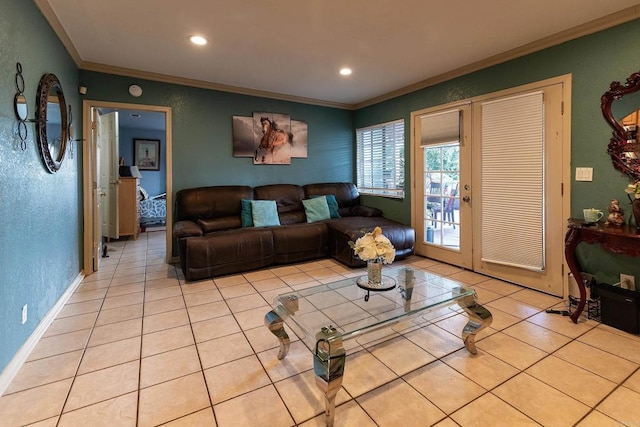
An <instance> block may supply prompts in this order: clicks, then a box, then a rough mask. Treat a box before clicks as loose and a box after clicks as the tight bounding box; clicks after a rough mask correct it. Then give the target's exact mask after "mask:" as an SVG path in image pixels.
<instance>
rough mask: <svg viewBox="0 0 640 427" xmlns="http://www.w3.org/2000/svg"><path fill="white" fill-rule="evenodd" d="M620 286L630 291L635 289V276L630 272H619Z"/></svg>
mask: <svg viewBox="0 0 640 427" xmlns="http://www.w3.org/2000/svg"><path fill="white" fill-rule="evenodd" d="M620 287H621V288H624V289H629V290H631V291H635V290H636V277H635V276H632V275H630V274H620Z"/></svg>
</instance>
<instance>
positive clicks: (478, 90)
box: [355, 20, 640, 283]
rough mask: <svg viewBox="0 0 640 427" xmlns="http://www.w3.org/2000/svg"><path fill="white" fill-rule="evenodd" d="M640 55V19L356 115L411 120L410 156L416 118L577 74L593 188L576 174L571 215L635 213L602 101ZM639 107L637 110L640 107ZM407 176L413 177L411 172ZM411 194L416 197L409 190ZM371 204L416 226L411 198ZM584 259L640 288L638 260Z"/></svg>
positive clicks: (574, 152)
mask: <svg viewBox="0 0 640 427" xmlns="http://www.w3.org/2000/svg"><path fill="white" fill-rule="evenodd" d="M639 51H640V20H636V21H633V22H630V23H627V24H623V25H620V26H617V27H614V28H611V29H608V30H606V31H603V32H600V33H596V34H593V35H589V36H586V37H582V38H580V39H577V40H573V41H570V42H567V43H563V44H561V45H558V46H555V47H552V48H549V49H545V50H543V51H540V52H537V53H534V54H531V55H527V56H525V57H522V58H519V59H515V60H512V61H509V62H507V63H504V64H500V65H496V66H493V67H490V68H487V69H484V70H481V71H478V72H475V73H471V74H468V75H465V76H462V77H460V78H456V79H454V80H451V81H448V82H445V83H442V84H438V85H435V86H432V87H429V88H426V89H423V90H419V91H416V92H413V93H410V94H408V95H405V96H401V97H398V98H395V99H392V100H389V101H386V102H382V103H379V104H376V105H373V106H370V107H367V108H363V109H360V110H358V111H357V112H356V114H355V127H356V128H359V127H363V126H369V125H372V124H375V123H382V122H387V121H389V120H393V119H399V118H404V119H405V124H406V128H405V142H406V152H407V153H409V146H410V145H409V144H410V132H411V129H410V122H411V112H412V111H416V110H420V109H423V108H428V107H431V106H436V105H441V104H446V103H448V102H453V101H456V100H461V99H466V98H470V97H473V96H478V95H483V94H487V93H491V92H495V91H498V90H502V89H506V88H510V87H514V86H519V85H523V84H526V83H530V82H534V81H539V80H543V79H547V78H550V77H555V76H559V75H563V74H569V73H571V74H572V76H573V86H572V91H573V92H572V104H571V106H572V117H571V134H572V138H571V140H572V141H571V165H572V171H575V167H577V166H584V167H593V169H594V172H593V182H575V181H573V179H575V172H572V182H571V191H572V194H571V216H573V217H580V216H581V214H582V209H583V208H585V207H596V208H598V209H602V210H604V211H605V212H606V209H607V206H608V205H609V200H610V199H611V198H617V199H619V200H621V202H622V203H621V204H622V206H623V209H625V211H626V213H627V214H630V212H631V206H630V204H628V199H627V197H626V194H625V193H624V188H625V187H626V186H627V184H628V179H627V178H626V177H624V176H621V174H620V173H619V172H617V171H616V170H615V169H614V168H613V166H612V165H611V159H610V158H609V156H608V155H607V152H606V150H607V144H608V142H609V138H610V137H611V131H612V130H611V128H610V127H609V126H608V125H607V124H606V122H605V121H604V118H603V117H602V113H601V110H600V97H601V96H602V94H603V93H604V92H605V91H607V90H608V88H609V84H610V83H611V82H612V81H614V80H617V81H623V82H624V81H625V80H626V78H627V77H628V76H629V75H630V74H631V73H634V72H637V71H638V70H640V58H639V57H638V55H637V52H639ZM634 105H635V108H637V107H638V106H640V102H638V103H636V104H634ZM628 108H631V107H628ZM618 110H620V109H618ZM622 113H623V112H622V111H620V112H619V114H620V117H623V115H624V114H622ZM409 164H410V161H409V160H408V161H407V165H409ZM406 176H407V177H409V176H410V171H409V170H407V171H406ZM407 181H408V180H407ZM405 191H407V192H408V193H410V189H405ZM367 202H368V203H369V204H371V205H375V206H376V207H379V208H381V209H383V210H384V211H385V213H390V214H392V215H393V216H394V217H395V219H397V220H400V221H402V222H405V223H409V222H410V219H411V199H410V197H408V198H405V200H404V201H401V202H398V201H393V200H389V199H380V198H375V199H374V198H371V200H369V199H367ZM559 238H560V236H559ZM580 257H581V263H582V265H583V269H584V270H585V271H588V272H592V273H594V274H597V276H598V279H599V280H602V281H605V282H608V283H614V282H617V281H618V274H619V273H620V272H627V273H629V274H634V275H635V276H636V282H637V283H640V263H638V262H637V260H633V259H631V258H626V257H618V256H612V255H609V254H607V253H605V252H604V251H602V250H598V249H592V248H587V249H585V250H583V249H582V248H581V251H580Z"/></svg>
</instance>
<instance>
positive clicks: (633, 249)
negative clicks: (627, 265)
mask: <svg viewBox="0 0 640 427" xmlns="http://www.w3.org/2000/svg"><path fill="white" fill-rule="evenodd" d="M568 227H569V230H568V231H567V235H566V236H565V238H564V256H565V259H566V260H567V265H568V266H569V270H571V273H572V274H573V277H574V278H575V279H576V283H577V284H578V289H579V290H580V302H579V303H578V307H577V308H576V310H575V311H574V312H573V313H572V314H571V320H573V323H578V317H579V316H580V313H582V310H583V309H584V306H585V304H586V302H587V292H586V290H585V287H584V282H583V281H582V276H581V275H580V266H579V265H578V260H577V259H576V247H577V246H578V243H580V242H584V243H589V244H598V245H600V246H602V247H603V248H604V249H606V250H607V251H609V252H613V253H615V254H624V255H629V256H634V257H640V231H637V230H636V229H635V227H629V226H628V225H624V226H622V227H617V226H609V225H604V223H601V222H599V223H596V224H594V225H585V224H584V223H583V221H582V220H580V219H575V218H571V219H569V224H568Z"/></svg>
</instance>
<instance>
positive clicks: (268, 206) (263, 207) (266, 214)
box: [251, 200, 280, 227]
mask: <svg viewBox="0 0 640 427" xmlns="http://www.w3.org/2000/svg"><path fill="white" fill-rule="evenodd" d="M251 218H252V219H253V225H254V226H255V227H269V226H274V225H280V218H278V207H277V205H276V201H275V200H252V201H251Z"/></svg>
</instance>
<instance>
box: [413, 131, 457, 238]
mask: <svg viewBox="0 0 640 427" xmlns="http://www.w3.org/2000/svg"><path fill="white" fill-rule="evenodd" d="M422 148H423V155H424V192H425V194H424V206H425V210H424V219H423V220H424V230H425V232H424V234H425V235H424V236H423V239H424V243H428V244H432V245H437V246H443V247H446V248H448V249H454V250H460V196H459V194H460V191H459V182H460V143H459V142H453V143H446V144H433V145H428V146H423V147H422Z"/></svg>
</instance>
